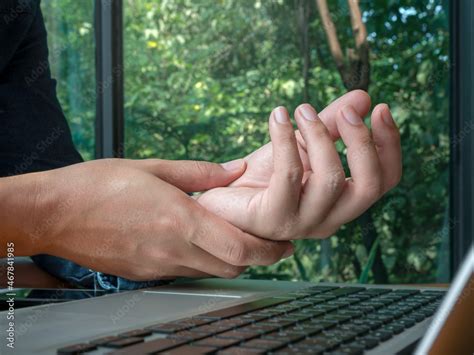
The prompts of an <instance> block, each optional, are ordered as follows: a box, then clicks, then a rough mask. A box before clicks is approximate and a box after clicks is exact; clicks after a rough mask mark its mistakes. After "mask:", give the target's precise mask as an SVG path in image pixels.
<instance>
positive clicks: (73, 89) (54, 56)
mask: <svg viewBox="0 0 474 355" xmlns="http://www.w3.org/2000/svg"><path fill="white" fill-rule="evenodd" d="M41 10H42V12H43V17H44V20H45V25H46V30H47V32H48V47H49V63H50V66H51V72H52V76H53V78H55V79H56V80H57V82H58V86H57V93H58V98H59V101H60V102H61V106H62V108H63V110H64V113H65V115H66V118H67V119H68V123H69V126H70V127H71V132H72V137H73V140H74V144H75V145H76V147H77V149H78V150H79V152H80V153H81V155H82V156H83V158H84V159H86V160H88V159H92V158H93V157H94V119H95V86H94V85H93V84H92V85H91V83H94V81H95V64H94V60H95V59H94V58H95V47H94V22H93V19H94V2H93V1H92V0H89V1H80V2H78V1H74V0H46V1H42V2H41Z"/></svg>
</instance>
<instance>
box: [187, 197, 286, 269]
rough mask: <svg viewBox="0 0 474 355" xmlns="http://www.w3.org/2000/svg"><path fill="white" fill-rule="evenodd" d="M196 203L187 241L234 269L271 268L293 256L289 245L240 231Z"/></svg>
mask: <svg viewBox="0 0 474 355" xmlns="http://www.w3.org/2000/svg"><path fill="white" fill-rule="evenodd" d="M195 203H196V206H197V208H196V210H195V212H194V214H193V216H194V218H195V219H196V220H195V221H194V223H192V225H193V226H194V230H193V232H192V233H191V240H190V242H191V243H193V244H194V245H196V246H198V247H200V248H201V249H204V250H205V251H207V252H208V253H209V254H212V255H214V256H215V257H217V258H219V259H221V260H222V261H224V262H225V263H227V264H231V265H235V266H248V265H271V264H273V263H275V262H277V261H279V260H280V259H281V258H282V257H288V256H290V255H291V254H292V253H293V245H292V244H291V243H289V242H274V241H270V240H265V239H261V238H258V237H254V236H252V235H250V234H248V233H245V232H243V231H241V230H240V229H238V228H236V227H234V226H233V225H231V224H230V223H228V222H226V221H224V220H223V219H221V218H219V217H218V216H216V215H215V214H213V213H211V212H209V211H207V210H205V209H204V208H202V207H200V206H199V205H197V202H195Z"/></svg>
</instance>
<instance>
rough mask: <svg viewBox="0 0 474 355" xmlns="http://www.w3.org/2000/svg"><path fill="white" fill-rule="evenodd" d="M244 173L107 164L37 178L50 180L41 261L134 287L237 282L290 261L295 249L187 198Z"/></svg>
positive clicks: (183, 165)
mask: <svg viewBox="0 0 474 355" xmlns="http://www.w3.org/2000/svg"><path fill="white" fill-rule="evenodd" d="M234 165H235V164H234ZM244 170H245V163H244V162H243V161H240V162H238V163H237V167H236V168H235V166H234V169H231V170H226V169H224V168H223V167H222V166H221V165H218V164H212V163H206V162H193V161H166V160H158V159H149V160H126V159H104V160H95V161H90V162H86V163H81V164H76V165H72V166H68V167H65V168H61V169H56V170H51V171H48V172H45V173H39V174H45V175H43V177H44V178H43V180H44V181H42V183H40V184H39V185H38V186H39V187H38V196H39V197H37V199H36V201H37V203H36V205H37V208H36V209H35V211H34V221H35V224H36V226H35V229H34V230H35V232H34V233H31V234H30V236H31V237H32V238H31V241H32V242H35V243H37V245H36V246H37V248H35V249H36V251H38V253H42V254H50V255H55V256H59V257H63V258H66V259H69V260H71V261H74V262H76V263H78V264H80V265H82V266H85V267H88V268H91V269H93V270H96V271H101V272H105V273H109V274H113V275H117V276H122V277H125V278H128V279H131V280H137V281H138V280H151V279H166V278H174V277H180V276H184V277H205V276H209V275H215V276H220V277H225V278H229V277H236V276H238V275H239V274H240V273H241V272H242V271H243V270H244V269H245V268H246V266H248V265H269V264H272V263H274V262H276V261H278V260H280V259H281V258H282V257H286V256H289V255H291V254H292V252H293V247H292V245H291V243H289V242H274V241H268V240H263V239H260V238H258V237H254V236H252V235H250V234H247V233H245V232H242V231H241V230H239V229H238V228H236V227H234V226H232V225H231V224H230V223H228V222H226V221H224V220H223V219H221V218H219V217H218V216H216V215H214V214H212V213H211V212H209V211H207V210H206V209H204V208H203V207H201V206H200V205H199V204H198V203H197V202H196V201H195V200H193V199H192V198H190V197H189V196H188V195H187V194H186V193H185V192H187V191H199V190H205V189H210V188H213V187H217V186H226V185H227V184H229V183H230V182H232V181H233V180H235V179H236V178H237V177H239V176H240V175H241V174H242V173H243V171H244ZM44 206H47V207H46V208H44Z"/></svg>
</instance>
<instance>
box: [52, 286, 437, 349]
mask: <svg viewBox="0 0 474 355" xmlns="http://www.w3.org/2000/svg"><path fill="white" fill-rule="evenodd" d="M444 294H445V292H444V291H420V290H410V289H396V290H391V289H383V288H364V287H331V286H312V287H309V288H304V289H301V290H299V291H295V292H290V293H287V294H284V295H281V296H277V297H269V298H264V299H260V300H257V301H253V302H249V303H245V304H242V305H237V306H232V307H228V308H224V309H221V310H217V311H212V312H208V313H205V314H201V315H198V316H195V317H190V318H185V319H181V320H177V321H173V322H170V323H161V324H156V325H152V326H149V327H146V328H141V329H136V330H132V331H128V332H124V333H121V334H118V335H114V336H107V337H103V338H99V339H94V340H92V341H90V342H88V343H81V344H76V345H72V346H68V347H65V348H62V349H59V350H58V354H79V353H88V352H93V351H95V350H109V351H110V352H109V353H110V354H117V355H118V354H133V355H137V354H155V353H166V354H222V355H227V354H229V355H230V354H305V353H307V354H363V353H364V351H366V350H369V349H372V348H374V347H376V346H377V345H379V344H380V343H383V342H385V341H387V340H389V339H391V338H392V337H393V336H395V335H397V334H399V333H401V332H403V331H404V330H405V329H408V328H411V327H412V326H414V325H415V324H416V323H418V322H421V321H422V320H424V319H425V318H427V317H430V316H431V315H433V313H434V312H435V311H436V309H437V307H438V305H439V303H440V302H441V298H442V297H443V296H444ZM106 352H107V351H106Z"/></svg>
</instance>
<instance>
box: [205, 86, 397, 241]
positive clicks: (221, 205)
mask: <svg viewBox="0 0 474 355" xmlns="http://www.w3.org/2000/svg"><path fill="white" fill-rule="evenodd" d="M356 95H358V96H361V95H360V94H359V93H356ZM353 97H354V95H353ZM361 97H362V98H364V95H362V96H361ZM341 101H342V100H341V99H339V102H336V104H337V105H336V107H337V108H336V109H334V108H328V111H327V112H329V113H331V115H333V117H331V115H327V116H326V120H327V122H328V123H327V125H328V126H329V127H332V128H331V129H332V132H331V131H329V130H328V129H327V128H326V125H325V123H323V122H322V120H321V119H320V118H319V117H318V115H317V114H316V112H315V111H314V109H313V108H312V107H311V106H310V105H307V104H305V105H301V106H299V107H298V109H297V110H296V112H295V119H296V122H297V124H298V127H299V129H300V131H299V134H301V138H300V139H299V140H298V143H297V137H296V136H295V134H294V132H293V129H292V125H291V123H290V118H289V115H288V113H287V112H286V110H285V109H284V108H277V109H275V110H274V111H273V112H272V115H271V116H270V120H269V126H270V135H271V138H272V143H271V144H272V151H273V152H272V151H271V150H269V148H268V147H267V146H265V147H263V148H262V149H260V150H259V151H257V152H256V153H254V154H255V155H254V156H253V157H252V155H251V156H250V157H248V159H247V161H248V169H247V171H246V173H245V174H244V176H242V177H241V178H240V179H239V180H237V181H236V182H234V183H233V184H231V185H230V186H229V187H224V188H215V189H212V190H210V191H207V192H206V193H204V194H203V195H201V196H200V197H199V198H198V201H199V203H201V204H202V205H203V206H205V207H206V208H208V209H209V210H211V211H213V212H214V213H216V214H218V215H220V216H222V217H223V218H224V219H226V220H228V221H229V222H231V223H232V224H234V225H236V226H238V227H239V228H241V229H243V230H246V231H248V232H250V233H254V234H256V235H259V236H262V237H265V238H268V239H273V240H291V239H296V238H302V237H327V236H330V235H331V234H332V233H334V231H336V230H337V229H338V228H339V227H340V226H341V225H342V224H344V223H347V222H348V221H351V220H353V219H354V218H356V217H358V216H359V215H360V214H362V213H363V212H364V211H365V210H366V209H367V208H369V207H370V206H371V205H372V204H373V203H374V202H375V201H377V200H378V199H379V198H380V197H381V196H382V195H383V194H384V193H385V192H387V191H388V190H390V189H391V188H393V187H394V186H395V185H396V184H397V183H398V181H399V179H400V176H401V170H402V168H401V147H400V138H399V134H398V130H397V128H396V126H395V123H394V122H393V119H392V117H391V114H390V111H389V109H388V107H387V105H383V104H382V105H378V106H377V107H375V109H374V111H373V113H372V133H371V132H370V131H369V129H368V128H367V127H366V126H365V125H364V123H363V121H362V118H361V114H360V112H364V111H365V110H366V109H367V107H368V105H366V104H365V103H364V102H362V104H361V101H358V102H359V106H358V110H357V109H355V108H354V107H353V106H351V105H340V102H341ZM366 102H367V100H366ZM368 103H369V105H370V101H368ZM341 106H342V107H341ZM329 122H331V123H329ZM339 135H340V136H341V138H342V139H343V141H344V142H345V144H346V146H347V158H348V163H349V168H350V170H351V175H352V176H351V178H348V179H346V178H345V174H344V170H343V168H342V164H341V161H340V159H339V156H338V153H337V151H336V149H335V146H334V143H333V139H334V138H336V137H338V136H339ZM257 158H258V159H259V160H260V163H262V164H263V165H262V166H259V167H257V168H254V169H253V170H252V169H251V163H252V160H254V161H253V165H254V166H255V160H257ZM269 158H270V159H272V161H271V163H269ZM249 170H250V171H249Z"/></svg>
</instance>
